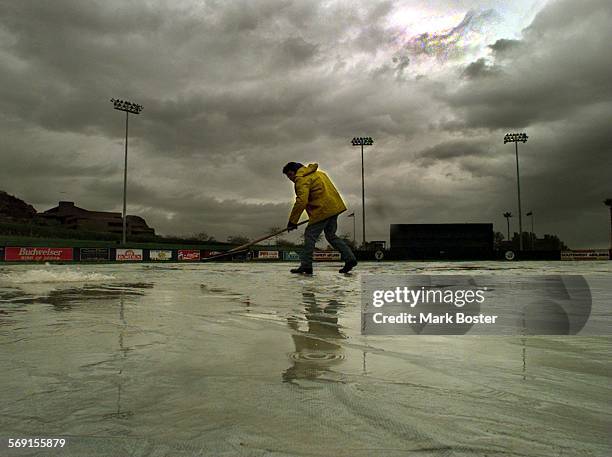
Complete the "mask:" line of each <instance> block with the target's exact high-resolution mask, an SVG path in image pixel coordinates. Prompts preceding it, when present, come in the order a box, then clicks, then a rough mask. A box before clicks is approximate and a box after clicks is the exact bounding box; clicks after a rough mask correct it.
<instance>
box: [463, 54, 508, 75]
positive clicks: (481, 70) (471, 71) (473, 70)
mask: <svg viewBox="0 0 612 457" xmlns="http://www.w3.org/2000/svg"><path fill="white" fill-rule="evenodd" d="M499 72H500V69H499V68H498V67H495V66H494V65H491V64H489V63H487V60H486V59H484V58H482V59H478V60H477V61H476V62H472V63H470V64H469V65H468V66H467V67H465V70H463V72H462V74H461V75H462V76H463V77H464V78H467V79H479V78H486V77H488V76H496V75H497V74H499Z"/></svg>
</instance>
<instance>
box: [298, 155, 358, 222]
mask: <svg viewBox="0 0 612 457" xmlns="http://www.w3.org/2000/svg"><path fill="white" fill-rule="evenodd" d="M317 168H319V165H318V164H316V163H311V164H309V165H308V166H305V167H302V168H300V169H299V170H298V171H297V172H296V173H295V195H296V198H295V204H294V205H293V209H292V210H291V214H290V215H289V221H290V222H292V223H294V224H297V223H298V222H299V220H300V216H301V215H302V212H303V211H304V210H306V212H307V213H308V218H309V222H308V224H314V223H315V222H319V221H322V220H323V219H327V218H328V217H332V216H335V215H337V214H340V213H341V212H343V211H346V205H345V204H344V202H343V201H342V197H340V194H339V193H338V190H336V187H335V186H334V184H333V183H332V182H331V179H329V177H328V176H327V175H326V174H325V173H323V172H322V171H318V170H317Z"/></svg>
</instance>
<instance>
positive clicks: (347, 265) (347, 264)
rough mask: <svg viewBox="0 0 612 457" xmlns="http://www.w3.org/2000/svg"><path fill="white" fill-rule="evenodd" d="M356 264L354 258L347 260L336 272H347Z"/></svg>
mask: <svg viewBox="0 0 612 457" xmlns="http://www.w3.org/2000/svg"><path fill="white" fill-rule="evenodd" d="M356 266H357V261H356V260H349V261H348V262H344V266H343V267H342V268H340V269H339V270H338V273H348V272H349V271H351V270H352V269H353V268H355V267H356Z"/></svg>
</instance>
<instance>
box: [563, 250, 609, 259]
mask: <svg viewBox="0 0 612 457" xmlns="http://www.w3.org/2000/svg"><path fill="white" fill-rule="evenodd" d="M609 259H610V253H609V252H608V251H607V250H605V249H575V250H572V251H561V260H609Z"/></svg>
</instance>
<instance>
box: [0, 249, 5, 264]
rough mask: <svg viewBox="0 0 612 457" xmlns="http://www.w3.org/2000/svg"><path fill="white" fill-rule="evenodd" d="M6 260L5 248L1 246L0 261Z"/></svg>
mask: <svg viewBox="0 0 612 457" xmlns="http://www.w3.org/2000/svg"><path fill="white" fill-rule="evenodd" d="M1 260H4V248H0V261H1Z"/></svg>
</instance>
